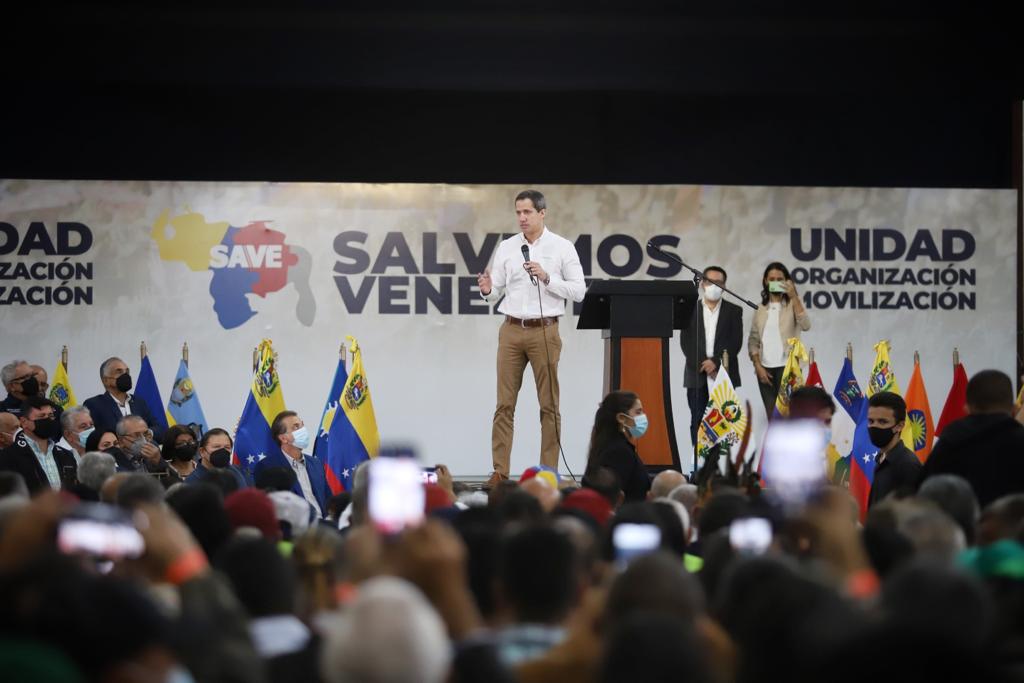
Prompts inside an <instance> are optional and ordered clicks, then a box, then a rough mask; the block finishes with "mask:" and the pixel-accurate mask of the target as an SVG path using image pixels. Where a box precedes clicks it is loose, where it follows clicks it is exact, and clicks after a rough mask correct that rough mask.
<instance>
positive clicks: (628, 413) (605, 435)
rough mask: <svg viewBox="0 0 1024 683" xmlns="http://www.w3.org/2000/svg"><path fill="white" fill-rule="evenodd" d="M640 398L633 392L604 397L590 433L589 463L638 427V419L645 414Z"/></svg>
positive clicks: (619, 392) (611, 394) (613, 393)
mask: <svg viewBox="0 0 1024 683" xmlns="http://www.w3.org/2000/svg"><path fill="white" fill-rule="evenodd" d="M643 412H644V411H643V406H642V405H641V403H640V397H639V396H637V395H636V394H635V393H633V392H632V391H613V392H611V393H609V394H608V395H607V396H605V397H604V400H602V401H601V405H599V406H598V408H597V412H596V413H595V414H594V427H593V429H592V430H591V432H590V449H589V450H588V451H587V463H588V465H589V464H590V463H596V458H597V456H598V455H600V454H601V451H603V450H604V448H605V446H607V445H608V444H609V443H611V442H612V441H613V440H614V439H617V438H619V437H621V436H622V435H623V434H625V433H626V432H627V431H628V429H629V427H634V426H635V425H636V422H637V420H636V417H637V416H639V415H642V414H643Z"/></svg>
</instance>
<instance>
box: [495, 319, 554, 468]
mask: <svg viewBox="0 0 1024 683" xmlns="http://www.w3.org/2000/svg"><path fill="white" fill-rule="evenodd" d="M545 335H547V352H545V349H544V337H545ZM548 354H550V359H551V363H550V368H551V370H550V372H549V371H548ZM561 354H562V338H561V337H560V336H559V335H558V323H557V322H556V323H555V324H553V325H548V326H547V327H523V326H521V325H516V324H514V323H510V322H509V321H507V320H506V321H505V322H504V323H502V325H501V330H500V331H499V332H498V407H497V408H496V409H495V410H494V425H493V427H492V429H491V451H492V455H493V459H494V471H495V472H500V473H502V474H504V475H508V474H509V459H510V456H511V453H512V424H513V418H514V417H515V413H516V401H517V400H518V399H519V389H520V387H522V386H523V372H525V371H526V364H527V363H529V364H530V367H532V368H533V379H534V381H535V382H536V384H537V402H538V403H539V404H540V435H541V436H540V462H541V464H542V465H547V466H548V467H554V468H557V467H558V434H559V433H560V431H561V429H562V416H561V414H560V413H559V412H558V359H559V357H560V356H561Z"/></svg>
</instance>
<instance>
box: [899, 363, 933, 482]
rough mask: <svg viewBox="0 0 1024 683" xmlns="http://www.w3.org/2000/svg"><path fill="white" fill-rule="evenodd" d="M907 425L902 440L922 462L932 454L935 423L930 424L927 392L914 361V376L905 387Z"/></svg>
mask: <svg viewBox="0 0 1024 683" xmlns="http://www.w3.org/2000/svg"><path fill="white" fill-rule="evenodd" d="M905 400H906V402H907V425H906V427H904V428H903V440H904V442H907V446H908V447H909V448H910V449H911V450H912V451H914V453H916V454H917V459H918V460H920V461H921V462H924V461H925V460H927V459H928V456H929V455H931V452H932V441H933V440H934V438H935V423H933V422H932V411H931V408H930V407H929V406H928V392H927V391H925V389H924V379H922V378H921V364H920V363H919V362H917V359H916V358H915V359H914V374H913V375H912V376H911V378H910V384H909V385H908V386H907V395H906V397H905Z"/></svg>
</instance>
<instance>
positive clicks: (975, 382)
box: [921, 370, 1024, 508]
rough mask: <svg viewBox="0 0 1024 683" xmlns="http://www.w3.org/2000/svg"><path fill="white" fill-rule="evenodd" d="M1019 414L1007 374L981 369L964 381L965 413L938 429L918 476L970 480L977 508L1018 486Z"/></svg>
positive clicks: (1022, 457) (1022, 478)
mask: <svg viewBox="0 0 1024 683" xmlns="http://www.w3.org/2000/svg"><path fill="white" fill-rule="evenodd" d="M1015 413H1016V419H1015V418H1014V415H1015ZM1022 418H1024V407H1021V408H1018V407H1017V406H1015V405H1014V403H1013V383H1012V382H1011V381H1010V378H1009V377H1008V376H1007V375H1006V374H1005V373H1002V372H1000V371H998V370H982V371H981V372H979V373H978V374H976V375H975V376H974V377H972V378H971V381H970V382H968V383H967V416H966V417H963V418H961V419H959V420H957V421H955V422H952V423H950V424H949V426H947V427H946V428H945V430H943V432H942V437H941V438H940V439H939V440H938V441H937V442H936V443H935V447H934V448H932V453H931V456H929V458H928V462H926V463H925V465H924V468H923V469H922V471H921V479H922V480H924V479H927V478H928V477H930V476H932V475H936V474H956V475H959V476H961V477H963V478H964V479H966V480H967V481H968V482H969V483H970V485H971V488H973V489H974V495H976V496H977V497H978V504H979V505H980V506H981V507H982V508H985V507H988V505H989V503H992V502H993V501H995V500H997V499H999V498H1002V497H1003V496H1006V495H1009V494H1012V493H1020V492H1021V491H1024V424H1021V422H1022V421H1024V420H1022Z"/></svg>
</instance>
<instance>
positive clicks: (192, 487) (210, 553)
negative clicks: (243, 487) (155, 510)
mask: <svg viewBox="0 0 1024 683" xmlns="http://www.w3.org/2000/svg"><path fill="white" fill-rule="evenodd" d="M167 504H168V505H169V506H170V508H171V509H172V510H174V512H175V513H177V515H178V517H180V518H181V521H182V522H184V523H185V526H187V527H188V529H189V531H191V532H192V535H193V536H195V538H196V541H198V542H199V545H200V547H201V548H202V549H203V552H205V553H206V556H207V557H208V558H210V559H214V558H216V557H217V553H218V552H220V549H221V548H222V547H223V546H224V544H225V543H226V542H227V540H228V539H229V538H230V537H231V531H232V529H231V520H230V519H229V518H228V513H227V511H226V510H225V509H224V496H223V494H221V492H220V490H219V489H217V487H215V486H213V485H212V484H207V483H205V482H198V483H194V484H187V485H185V486H179V487H177V488H175V489H174V490H173V491H172V492H170V494H168V496H167Z"/></svg>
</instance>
